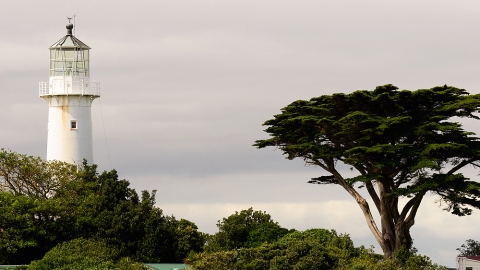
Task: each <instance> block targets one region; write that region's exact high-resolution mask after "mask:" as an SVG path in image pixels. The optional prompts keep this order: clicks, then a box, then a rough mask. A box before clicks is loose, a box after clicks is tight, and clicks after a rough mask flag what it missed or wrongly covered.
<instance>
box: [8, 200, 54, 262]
mask: <svg viewBox="0 0 480 270" xmlns="http://www.w3.org/2000/svg"><path fill="white" fill-rule="evenodd" d="M58 208H59V205H58V204H57V203H56V202H54V201H51V200H39V199H36V198H32V197H28V196H26V195H14V194H13V193H11V192H0V264H22V263H28V262H30V261H31V260H33V259H38V258H41V257H42V256H43V254H45V252H47V251H48V250H49V249H50V248H52V247H54V246H55V244H56V242H57V241H58V239H57V235H56V234H55V231H56V229H57V228H58V224H57V222H56V220H54V217H55V215H56V213H57V210H58Z"/></svg>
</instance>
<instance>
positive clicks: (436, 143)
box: [254, 85, 480, 257]
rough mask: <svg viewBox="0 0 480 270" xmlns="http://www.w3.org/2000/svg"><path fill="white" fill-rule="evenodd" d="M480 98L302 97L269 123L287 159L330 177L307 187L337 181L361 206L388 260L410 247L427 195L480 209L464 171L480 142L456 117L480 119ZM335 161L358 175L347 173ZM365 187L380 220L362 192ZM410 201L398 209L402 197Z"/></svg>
mask: <svg viewBox="0 0 480 270" xmlns="http://www.w3.org/2000/svg"><path fill="white" fill-rule="evenodd" d="M479 107H480V95H469V94H468V93H467V92H466V91H465V90H463V89H458V88H455V87H450V86H446V85H445V86H442V87H434V88H431V89H420V90H417V91H407V90H403V91H398V88H397V87H395V86H393V85H384V86H379V87H377V88H376V89H375V90H373V91H366V90H362V91H356V92H353V93H351V94H333V95H324V96H320V97H316V98H312V99H310V100H309V101H306V100H298V101H295V102H293V103H291V104H290V105H288V106H287V107H285V108H283V109H282V112H281V113H280V114H278V115H275V116H274V118H273V119H271V120H268V121H266V122H265V123H264V125H266V126H268V127H267V129H266V130H265V131H266V132H267V133H268V134H269V135H270V136H271V138H269V139H265V140H258V141H256V143H255V144H254V145H255V146H257V147H258V148H263V147H267V146H273V147H276V148H279V149H280V150H282V151H283V154H284V155H286V157H287V158H288V159H294V158H301V159H303V160H305V162H306V163H307V164H311V165H316V166H319V167H320V168H322V169H323V170H324V171H326V172H327V173H328V174H327V175H325V176H320V177H317V178H313V179H312V180H311V181H310V183H314V184H336V185H339V186H341V187H342V188H343V189H345V190H346V191H347V192H348V193H349V194H350V195H351V196H352V197H353V198H354V199H355V200H356V201H357V203H358V204H359V206H360V208H361V209H362V211H363V213H364V216H365V217H366V220H367V224H369V228H370V230H371V231H372V233H373V235H374V236H375V238H376V239H377V241H378V242H379V244H380V246H381V247H382V249H383V251H384V254H385V256H386V257H391V256H393V255H394V253H395V251H396V250H397V249H399V248H400V247H401V246H407V247H411V245H412V238H411V236H410V228H411V226H413V224H414V223H415V216H416V213H417V210H418V208H419V206H420V204H421V201H422V198H423V196H424V195H425V194H426V193H431V194H434V195H437V196H439V198H440V201H441V202H442V204H443V205H445V206H446V208H445V209H446V210H448V211H451V212H452V213H453V214H455V215H459V216H463V215H469V214H470V213H471V211H472V208H480V183H478V182H476V181H472V180H470V179H468V178H467V177H465V176H464V175H463V174H462V173H461V172H460V170H461V169H462V168H464V167H465V166H468V165H473V167H474V168H477V167H478V166H480V163H479V160H480V141H479V139H478V138H477V137H475V134H474V133H472V132H468V131H465V130H464V129H463V128H462V125H461V124H460V123H459V122H457V121H458V119H459V118H471V119H476V120H477V119H479V118H478V117H477V116H476V114H475V113H477V112H478V110H479ZM338 164H346V165H348V166H349V167H350V168H351V170H355V171H356V172H357V173H358V175H357V176H354V177H350V178H345V177H343V176H342V171H340V170H339V168H338V167H337V165H338ZM358 188H366V189H367V191H368V194H369V195H370V197H371V198H372V201H373V203H374V206H375V208H376V210H377V211H378V212H379V214H380V216H381V217H382V218H381V220H380V221H379V223H380V224H378V225H380V226H378V225H377V222H378V221H377V222H376V221H374V220H373V216H372V214H371V212H370V211H371V209H373V208H372V207H370V206H369V204H368V202H367V201H366V200H365V199H364V198H363V197H362V195H361V194H360V193H358V191H357V189H358ZM402 197H406V198H409V201H408V203H407V204H405V205H404V206H399V204H398V200H399V198H402Z"/></svg>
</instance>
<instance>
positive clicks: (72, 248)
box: [26, 238, 148, 270]
mask: <svg viewBox="0 0 480 270" xmlns="http://www.w3.org/2000/svg"><path fill="white" fill-rule="evenodd" d="M26 269H27V270H50V269H62V270H75V269H112V270H148V268H147V267H145V266H143V264H141V263H137V262H134V261H132V260H130V259H129V258H126V257H125V258H120V255H119V252H118V251H117V250H115V249H113V248H110V247H108V246H107V244H106V243H105V242H103V241H95V240H86V239H83V238H79V239H74V240H71V241H68V242H64V243H62V244H59V245H57V246H56V247H54V248H53V249H52V250H50V251H49V252H47V254H45V256H44V257H43V258H42V259H40V260H38V261H33V262H32V263H30V265H29V266H28V267H27V268H26Z"/></svg>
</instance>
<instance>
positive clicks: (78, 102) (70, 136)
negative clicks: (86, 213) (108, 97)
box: [39, 19, 100, 165]
mask: <svg viewBox="0 0 480 270" xmlns="http://www.w3.org/2000/svg"><path fill="white" fill-rule="evenodd" d="M66 27H67V35H66V36H64V37H63V38H61V39H60V40H59V41H57V42H55V43H54V44H53V45H52V46H50V48H49V50H50V78H49V80H48V82H40V83H39V95H40V97H41V98H43V99H45V100H46V101H47V103H48V141H47V160H60V161H65V162H68V163H72V164H77V165H80V164H82V162H83V159H86V160H87V162H88V163H89V164H92V163H93V144H92V114H91V106H92V102H93V100H94V99H96V98H99V97H100V83H98V82H93V81H90V49H91V48H90V47H89V46H87V45H86V44H85V43H83V42H82V41H80V40H79V39H78V38H76V37H75V36H74V35H73V33H72V30H73V27H74V26H73V24H72V23H70V19H69V22H68V24H67V26H66Z"/></svg>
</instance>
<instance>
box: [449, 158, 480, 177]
mask: <svg viewBox="0 0 480 270" xmlns="http://www.w3.org/2000/svg"><path fill="white" fill-rule="evenodd" d="M477 160H480V158H479V157H474V158H471V159H469V160H464V161H462V162H460V164H458V165H457V166H455V167H453V168H452V169H450V171H448V172H447V174H453V173H454V172H456V171H458V170H460V169H461V168H463V167H465V166H466V165H468V164H470V163H472V162H474V161H477Z"/></svg>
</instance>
